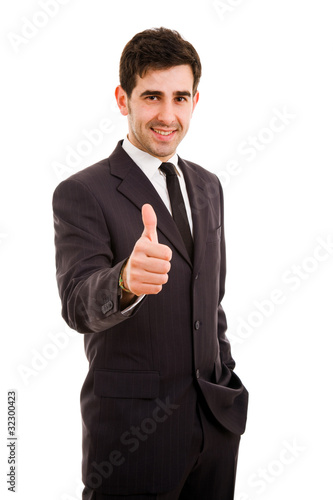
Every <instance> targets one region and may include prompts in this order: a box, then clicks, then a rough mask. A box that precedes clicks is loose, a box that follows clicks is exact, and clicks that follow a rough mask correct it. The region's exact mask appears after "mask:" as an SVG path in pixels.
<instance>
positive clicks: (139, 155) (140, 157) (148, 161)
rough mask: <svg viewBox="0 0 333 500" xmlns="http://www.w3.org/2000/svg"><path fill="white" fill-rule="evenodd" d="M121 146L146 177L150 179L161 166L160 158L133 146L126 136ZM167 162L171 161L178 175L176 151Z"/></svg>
mask: <svg viewBox="0 0 333 500" xmlns="http://www.w3.org/2000/svg"><path fill="white" fill-rule="evenodd" d="M123 148H124V150H125V151H126V153H127V154H128V156H129V157H130V158H131V159H132V160H133V161H134V163H136V164H137V165H138V167H140V168H141V170H142V171H143V172H144V173H145V174H146V176H147V177H148V179H149V180H151V179H152V177H153V176H154V175H155V173H156V172H157V170H158V168H159V167H160V166H161V163H162V162H161V160H159V159H158V158H156V157H155V156H152V155H150V154H149V153H146V152H145V151H142V150H141V149H139V148H137V147H136V146H134V144H132V143H131V142H130V140H129V139H128V137H125V139H124V141H123ZM168 163H172V164H173V165H174V166H175V168H176V172H177V174H178V175H180V173H179V168H178V155H177V153H176V154H174V155H173V157H172V158H170V160H168Z"/></svg>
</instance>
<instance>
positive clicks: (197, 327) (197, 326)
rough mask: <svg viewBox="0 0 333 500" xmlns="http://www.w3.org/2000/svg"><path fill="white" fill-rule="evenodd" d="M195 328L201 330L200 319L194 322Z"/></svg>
mask: <svg viewBox="0 0 333 500" xmlns="http://www.w3.org/2000/svg"><path fill="white" fill-rule="evenodd" d="M194 328H195V329H196V330H199V328H200V321H199V320H198V321H196V322H195V323H194Z"/></svg>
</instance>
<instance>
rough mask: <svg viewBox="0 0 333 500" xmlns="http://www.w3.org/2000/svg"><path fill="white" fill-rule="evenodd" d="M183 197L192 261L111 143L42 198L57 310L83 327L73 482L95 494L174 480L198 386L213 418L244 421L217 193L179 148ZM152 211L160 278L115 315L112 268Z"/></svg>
mask: <svg viewBox="0 0 333 500" xmlns="http://www.w3.org/2000/svg"><path fill="white" fill-rule="evenodd" d="M179 167H180V168H181V169H182V172H183V174H184V178H185V182H186V187H187V190H188V195H189V199H190V203H191V210H192V219H193V237H194V261H193V264H192V262H191V261H190V259H189V257H188V255H187V252H186V248H185V246H184V243H183V241H182V238H181V237H180V235H179V233H178V231H176V230H175V223H174V221H173V219H172V217H171V215H170V213H169V211H168V210H167V208H166V207H165V205H164V203H163V202H162V200H161V199H160V197H159V195H158V193H157V192H156V190H155V189H154V187H153V186H152V184H151V183H150V181H149V180H148V179H147V177H146V176H145V174H144V173H143V172H142V171H141V170H140V168H139V167H137V165H136V164H135V163H134V162H133V161H132V160H131V159H130V158H129V156H128V155H127V154H126V153H125V151H124V150H123V148H122V147H121V142H120V143H119V144H118V146H117V147H116V149H115V151H114V152H113V153H112V155H111V156H110V157H109V158H108V159H106V160H103V161H101V162H99V163H97V164H96V165H94V166H92V167H89V168H87V169H85V170H82V171H81V172H79V173H77V174H75V175H74V176H72V177H70V178H69V179H67V180H66V181H64V182H62V183H61V184H60V185H59V186H58V187H57V189H56V190H55V193H54V197H53V209H54V223H55V245H56V267H57V280H58V287H59V293H60V296H61V300H62V314H63V317H64V319H65V320H66V322H67V323H68V324H69V326H70V327H71V328H74V329H76V330H77V331H78V332H80V333H83V334H85V335H84V344H85V351H86V355H87V358H88V360H89V371H88V374H87V377H86V380H85V382H84V384H83V387H82V391H81V411H82V424H83V462H82V471H83V481H84V483H85V484H86V485H87V486H88V487H90V488H92V489H96V490H97V491H99V492H101V493H105V494H110V493H113V494H134V493H152V494H154V493H156V492H158V493H162V492H167V491H170V490H172V489H173V488H175V486H176V485H177V484H178V482H179V481H180V478H181V477H182V474H183V472H184V469H185V465H186V463H187V461H188V458H189V453H190V444H191V437H192V432H193V422H194V416H195V408H196V402H197V395H198V393H200V394H203V397H204V399H205V401H206V403H207V406H208V407H209V408H210V410H209V411H210V412H212V414H213V415H214V418H215V421H216V425H217V426H219V425H222V426H224V427H226V428H227V429H228V430H229V431H231V432H233V433H235V434H241V433H242V432H243V431H244V428H245V422H246V408H247V391H246V389H245V388H244V386H243V385H242V383H241V382H240V380H239V379H238V378H237V376H236V375H235V374H234V372H233V368H234V361H233V359H232V357H231V353H230V345H229V343H228V341H227V339H226V337H225V329H226V320H225V315H224V312H223V309H222V307H221V306H220V305H219V304H220V302H221V300H222V298H223V294H224V280H225V252H224V236H223V198H222V190H221V186H220V184H219V181H218V179H217V177H216V176H215V175H214V174H211V173H210V172H208V171H206V170H204V169H203V168H202V167H200V166H198V165H196V164H194V163H190V162H185V161H183V160H181V159H179ZM144 203H150V204H151V205H152V206H153V208H154V210H155V212H156V214H157V233H158V241H159V242H160V243H163V244H166V245H168V246H169V247H170V248H171V250H172V255H173V257H172V260H171V270H170V273H169V280H168V283H167V284H166V285H164V287H163V290H162V292H161V293H159V294H157V295H151V296H146V297H145V298H144V299H143V300H142V301H141V302H140V304H139V305H138V306H137V307H136V308H135V309H134V310H133V312H132V314H131V316H130V317H125V316H124V315H122V314H121V311H120V310H119V290H118V276H119V272H120V269H121V266H122V264H123V263H124V261H125V260H126V258H128V256H129V255H130V253H131V252H132V249H133V246H134V244H135V242H136V241H137V239H138V238H139V237H140V236H141V234H142V230H143V226H142V219H141V207H142V205H143V204H144Z"/></svg>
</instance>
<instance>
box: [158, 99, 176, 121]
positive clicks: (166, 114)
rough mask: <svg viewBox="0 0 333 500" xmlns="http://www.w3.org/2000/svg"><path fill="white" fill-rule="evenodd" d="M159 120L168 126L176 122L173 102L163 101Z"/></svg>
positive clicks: (159, 111)
mask: <svg viewBox="0 0 333 500" xmlns="http://www.w3.org/2000/svg"><path fill="white" fill-rule="evenodd" d="M157 118H158V120H159V121H160V122H161V123H163V124H164V125H166V126H170V125H171V124H173V123H175V122H176V117H175V113H174V109H173V103H171V102H162V103H161V105H160V107H159V110H158V115H157Z"/></svg>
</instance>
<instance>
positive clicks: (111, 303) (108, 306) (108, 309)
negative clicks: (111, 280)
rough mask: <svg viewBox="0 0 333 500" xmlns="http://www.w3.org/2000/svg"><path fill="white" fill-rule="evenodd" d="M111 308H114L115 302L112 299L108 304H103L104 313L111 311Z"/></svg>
mask: <svg viewBox="0 0 333 500" xmlns="http://www.w3.org/2000/svg"><path fill="white" fill-rule="evenodd" d="M111 309H113V302H112V300H109V301H108V302H107V303H106V304H104V305H103V306H102V313H103V314H106V313H108V312H109V311H111Z"/></svg>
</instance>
